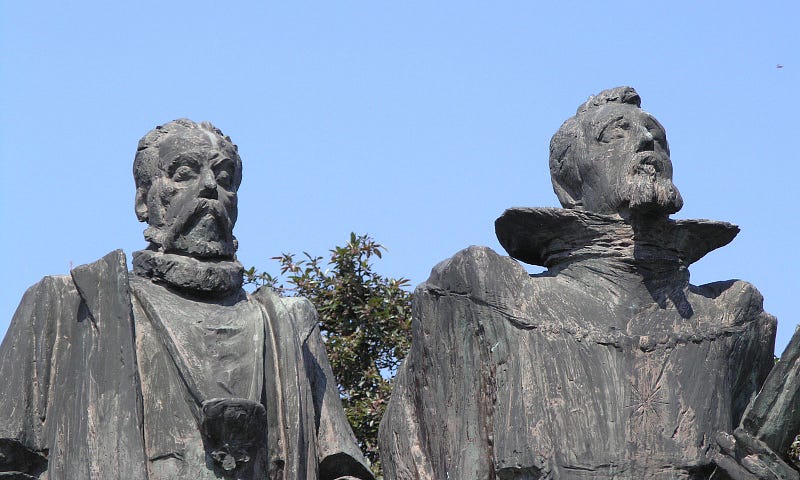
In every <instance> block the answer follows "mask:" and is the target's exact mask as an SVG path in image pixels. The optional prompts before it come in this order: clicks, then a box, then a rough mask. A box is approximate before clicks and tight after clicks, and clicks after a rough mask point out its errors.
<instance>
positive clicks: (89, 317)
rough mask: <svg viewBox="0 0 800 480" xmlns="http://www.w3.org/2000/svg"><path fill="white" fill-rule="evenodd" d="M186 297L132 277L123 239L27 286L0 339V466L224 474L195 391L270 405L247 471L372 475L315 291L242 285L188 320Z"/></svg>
mask: <svg viewBox="0 0 800 480" xmlns="http://www.w3.org/2000/svg"><path fill="white" fill-rule="evenodd" d="M167 300H168V301H175V302H177V303H175V304H174V305H173V304H170V303H169V302H168V301H167ZM180 302H190V300H186V299H183V298H181V297H180V296H177V295H176V294H175V293H173V292H171V291H169V290H168V289H166V288H165V287H163V286H160V285H155V284H153V283H151V282H149V280H146V279H142V278H139V277H129V275H128V271H127V267H126V262H125V256H124V254H123V253H122V252H121V251H115V252H112V253H110V254H109V255H107V256H105V257H104V258H102V259H101V260H99V261H97V262H95V263H93V264H89V265H83V266H80V267H77V268H75V269H74V270H73V271H72V272H71V276H51V277H45V278H44V279H43V280H42V281H40V282H39V283H37V284H36V285H34V286H33V287H31V288H30V289H29V290H28V291H27V292H26V293H25V296H24V297H23V299H22V302H21V303H20V306H19V308H18V310H17V312H16V313H15V315H14V318H13V321H12V323H11V326H10V328H9V331H8V334H7V335H6V338H5V340H4V341H3V344H2V346H1V347H0V379H2V382H3V383H2V385H1V386H0V472H18V473H17V474H16V476H12V477H11V478H50V479H70V480H72V479H90V478H95V479H111V478H125V479H160V478H191V479H195V478H216V477H215V476H214V475H213V472H212V471H211V470H210V469H209V468H206V466H207V465H206V464H209V465H210V462H211V461H210V459H209V458H208V457H207V456H206V453H205V452H204V451H203V439H202V436H201V435H200V433H199V430H198V421H197V419H196V417H195V415H194V413H193V412H194V410H196V408H197V406H198V405H197V400H198V399H197V398H193V395H198V392H199V395H200V396H201V397H202V398H201V399H203V400H208V399H210V398H211V397H217V396H221V397H243V398H250V399H252V400H255V401H257V402H260V403H261V404H263V405H264V407H265V410H266V418H267V431H266V432H264V435H265V436H266V439H264V442H265V445H266V452H267V453H266V457H265V458H263V459H261V465H262V466H263V469H262V470H259V471H257V472H255V473H253V475H252V477H251V478H269V479H293V480H294V479H318V478H319V479H334V478H338V477H340V476H344V475H351V476H354V477H357V478H362V479H372V475H371V473H370V472H369V469H368V468H367V466H366V462H365V460H364V459H363V456H362V455H361V453H360V451H359V449H358V447H357V445H356V443H355V438H354V437H353V434H352V431H351V429H350V427H349V425H348V424H347V420H346V418H345V417H344V412H343V411H342V408H341V403H340V400H339V397H338V392H337V388H336V383H335V380H334V378H333V375H332V372H331V369H330V365H329V364H328V360H327V356H326V354H325V350H324V346H323V344H322V340H321V337H320V334H319V329H318V327H317V325H316V312H315V311H314V309H313V307H312V306H311V304H310V303H309V302H308V301H307V300H305V299H287V298H280V297H278V296H277V295H275V294H274V293H272V292H271V291H269V290H267V289H261V290H259V291H258V292H256V293H255V294H253V295H248V294H246V293H245V292H243V291H242V292H241V293H240V295H239V296H238V297H236V298H234V299H229V300H228V304H219V303H218V302H217V303H215V302H206V303H207V304H206V305H203V306H202V308H201V309H200V310H193V311H197V312H200V313H201V314H200V315H197V317H196V318H194V322H195V323H196V325H192V326H188V327H187V328H184V326H185V325H182V323H181V322H187V321H192V319H190V318H188V317H187V318H184V317H186V315H184V316H183V317H182V316H180V315H181V314H182V313H185V311H186V310H180V309H177V307H179V306H180ZM169 305H173V306H172V307H170V306H169ZM171 309H172V310H171ZM231 312H235V314H233V315H232V314H231ZM245 320H246V321H245ZM190 327H192V328H194V330H192V328H190ZM207 332H213V333H214V335H212V336H204V335H205V333H207ZM204 339H205V340H204ZM204 341H205V342H206V343H204V344H202V342H204ZM193 342H194V343H193ZM233 357H236V358H233ZM214 369H216V370H219V371H218V372H214V374H213V375H214V376H213V377H212V378H211V379H209V377H208V376H205V375H203V374H204V373H207V372H208V371H210V370H214ZM0 476H3V475H2V473H0ZM3 478H6V477H5V476H3Z"/></svg>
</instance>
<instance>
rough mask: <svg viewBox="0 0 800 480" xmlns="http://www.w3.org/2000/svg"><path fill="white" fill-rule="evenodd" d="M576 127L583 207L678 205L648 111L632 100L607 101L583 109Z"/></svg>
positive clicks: (659, 130)
mask: <svg viewBox="0 0 800 480" xmlns="http://www.w3.org/2000/svg"><path fill="white" fill-rule="evenodd" d="M581 127H582V132H581V133H582V139H583V140H582V146H583V148H584V150H583V151H582V152H580V154H579V156H578V157H579V160H578V168H579V170H580V174H581V178H582V180H583V204H584V207H585V208H586V209H587V210H589V211H594V212H598V213H620V212H621V211H623V210H625V209H630V210H632V211H651V212H656V213H665V214H670V213H675V212H677V211H678V210H680V208H681V207H682V206H683V199H682V198H681V196H680V193H679V192H678V189H677V188H676V187H675V185H674V184H673V183H672V162H671V161H670V158H669V146H668V144H667V137H666V132H665V131H664V127H662V126H661V124H660V123H658V121H657V120H656V119H655V118H653V116H652V115H650V114H648V113H647V112H645V111H643V110H641V109H639V108H638V107H636V106H633V105H626V104H608V105H606V106H603V107H601V108H598V109H596V110H595V111H593V112H587V114H586V115H585V118H584V119H583V120H582V121H581Z"/></svg>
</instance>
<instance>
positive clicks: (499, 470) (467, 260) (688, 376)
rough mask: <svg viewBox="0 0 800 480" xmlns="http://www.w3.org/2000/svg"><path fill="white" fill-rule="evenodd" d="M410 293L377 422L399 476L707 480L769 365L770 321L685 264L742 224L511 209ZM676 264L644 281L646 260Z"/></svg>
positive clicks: (756, 299)
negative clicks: (395, 365) (538, 269)
mask: <svg viewBox="0 0 800 480" xmlns="http://www.w3.org/2000/svg"><path fill="white" fill-rule="evenodd" d="M497 230H498V238H499V240H500V243H501V244H502V245H503V246H504V247H505V248H506V249H507V250H508V251H509V253H510V254H511V255H512V256H513V257H515V258H518V259H520V260H522V261H525V262H527V263H532V264H537V265H543V266H545V267H547V268H548V269H549V270H548V271H545V272H543V273H541V274H536V275H529V274H528V273H527V272H526V271H525V269H523V268H522V266H521V265H520V264H519V263H517V262H516V261H515V260H514V259H512V258H509V257H502V256H500V255H498V254H497V253H495V252H494V251H492V250H491V249H489V248H486V247H475V246H473V247H469V248H467V249H465V250H462V251H460V252H458V253H456V254H455V255H454V256H453V257H451V258H449V259H447V260H445V261H443V262H441V263H440V264H439V265H437V266H436V267H434V268H433V271H432V272H431V275H430V278H429V279H428V280H427V282H425V283H423V284H422V285H420V286H419V287H417V289H416V291H415V292H414V309H413V321H412V330H413V344H412V347H411V351H410V352H409V354H408V356H407V357H406V359H405V361H404V363H403V365H402V367H401V368H400V371H399V372H398V375H397V377H396V378H395V381H394V388H393V392H392V398H391V401H390V402H389V405H388V407H387V410H386V413H385V414H384V416H383V420H382V421H381V426H380V435H379V444H380V452H381V462H382V465H383V470H384V477H385V478H386V479H387V480H412V479H413V480H422V479H424V480H433V479H459V480H485V479H499V480H588V479H593V480H677V479H683V480H701V479H702V480H707V479H709V478H715V479H717V478H727V477H724V476H713V477H712V475H715V472H716V474H718V473H720V472H717V469H716V466H715V464H714V460H713V458H714V455H715V442H714V436H715V435H716V434H717V432H720V431H732V429H733V428H734V427H735V426H736V425H738V424H739V420H740V419H741V417H742V414H743V411H744V410H745V408H746V406H747V405H748V402H749V401H750V400H751V399H752V398H753V397H754V396H755V394H756V393H758V391H759V388H760V387H761V385H762V384H763V382H764V380H765V378H766V376H767V374H768V373H769V371H770V369H771V368H772V365H773V363H774V361H773V356H772V352H773V347H774V338H775V325H776V320H775V318H774V317H772V316H771V315H769V314H768V313H766V312H764V310H763V305H762V300H763V299H762V297H761V295H760V294H759V293H758V291H757V290H756V289H755V288H754V287H753V286H752V285H750V284H748V283H746V282H742V281H739V280H735V281H725V282H715V283H710V284H706V285H701V286H694V285H691V284H689V274H688V270H686V267H687V266H688V265H689V264H690V263H692V262H694V261H696V260H698V259H699V258H700V257H702V256H703V255H705V254H706V253H707V252H709V251H711V250H713V249H715V248H718V247H720V246H722V245H725V244H727V243H728V242H729V241H730V240H731V239H732V238H733V237H734V236H735V234H736V233H737V232H738V228H736V227H735V226H733V225H730V224H726V223H723V222H712V221H707V220H680V221H668V220H664V221H663V222H660V223H658V224H657V225H653V226H652V228H651V229H648V230H647V231H644V232H642V231H632V227H631V226H630V225H628V224H626V223H624V222H623V221H621V220H619V219H615V218H614V217H611V216H604V215H600V214H592V213H589V212H579V211H574V210H564V209H546V208H541V209H526V208H517V209H510V210H508V211H507V212H506V213H505V214H504V216H503V217H501V218H500V219H499V220H498V229H497ZM659 266H661V267H664V269H665V270H664V271H663V272H661V273H660V274H659V275H655V274H652V275H646V276H644V277H643V276H642V273H641V272H642V270H643V269H645V268H648V269H650V268H659Z"/></svg>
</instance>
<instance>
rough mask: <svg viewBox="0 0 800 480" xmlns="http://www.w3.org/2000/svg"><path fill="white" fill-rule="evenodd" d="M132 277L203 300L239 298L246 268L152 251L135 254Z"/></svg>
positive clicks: (223, 262)
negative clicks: (144, 279) (232, 296)
mask: <svg viewBox="0 0 800 480" xmlns="http://www.w3.org/2000/svg"><path fill="white" fill-rule="evenodd" d="M133 273H134V274H136V275H138V276H140V277H144V278H148V279H150V280H151V281H153V282H154V283H159V284H163V285H166V286H168V287H170V288H174V289H176V290H178V291H180V292H182V293H185V294H188V295H190V296H195V297H200V298H221V297H227V296H229V295H232V294H236V293H238V292H239V291H240V290H241V288H242V284H243V279H244V267H242V264H241V263H239V262H238V261H237V260H236V259H230V260H200V259H197V258H193V257H187V256H184V255H175V254H170V253H161V252H156V251H153V250H139V251H138V252H133Z"/></svg>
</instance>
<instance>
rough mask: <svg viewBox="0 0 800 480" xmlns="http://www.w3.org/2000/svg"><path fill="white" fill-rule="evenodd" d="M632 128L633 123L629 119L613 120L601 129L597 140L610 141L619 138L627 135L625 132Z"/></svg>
mask: <svg viewBox="0 0 800 480" xmlns="http://www.w3.org/2000/svg"><path fill="white" fill-rule="evenodd" d="M630 128H631V124H630V122H628V121H627V120H618V121H616V122H611V123H609V124H608V125H606V126H605V127H604V128H603V130H601V131H600V134H599V135H598V136H597V140H598V141H600V142H601V143H609V142H612V141H614V140H619V139H620V138H624V137H625V132H626V131H628V130H630Z"/></svg>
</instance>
